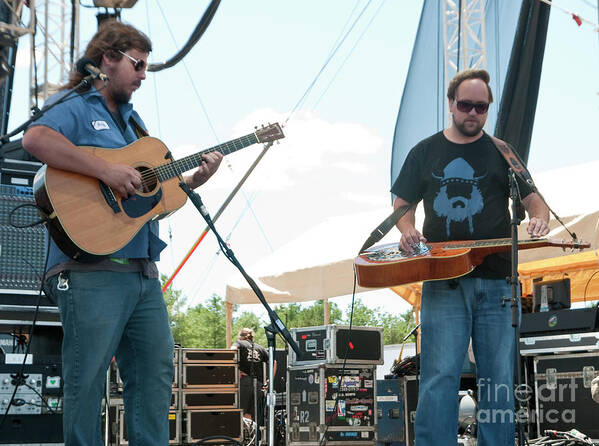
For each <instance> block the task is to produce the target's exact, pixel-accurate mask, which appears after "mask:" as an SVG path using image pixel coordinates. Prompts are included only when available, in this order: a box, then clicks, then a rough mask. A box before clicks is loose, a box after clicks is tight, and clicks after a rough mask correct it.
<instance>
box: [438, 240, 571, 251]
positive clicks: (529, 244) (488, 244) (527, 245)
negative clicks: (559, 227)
mask: <svg viewBox="0 0 599 446" xmlns="http://www.w3.org/2000/svg"><path fill="white" fill-rule="evenodd" d="M443 245H444V248H445V249H456V248H472V249H477V248H480V249H485V250H490V251H497V252H500V251H505V250H507V249H509V248H510V247H511V246H512V239H511V238H496V239H488V240H472V241H469V240H466V241H458V242H445V243H443ZM544 246H565V245H564V243H563V242H562V241H561V240H560V241H555V240H551V239H546V238H540V239H528V240H518V249H531V248H542V247H544ZM567 246H570V245H567Z"/></svg>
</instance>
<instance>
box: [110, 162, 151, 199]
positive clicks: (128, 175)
mask: <svg viewBox="0 0 599 446" xmlns="http://www.w3.org/2000/svg"><path fill="white" fill-rule="evenodd" d="M100 179H101V180H102V181H103V182H104V183H105V184H106V185H107V186H109V187H110V188H111V189H112V190H113V191H114V192H116V193H117V194H118V195H119V196H120V197H121V198H127V197H130V196H132V195H135V193H136V192H137V190H138V189H139V187H140V186H141V174H140V173H139V171H137V170H136V169H134V168H133V167H131V166H128V165H126V164H110V163H109V164H108V166H107V167H106V169H104V173H103V174H102V177H101V178H100Z"/></svg>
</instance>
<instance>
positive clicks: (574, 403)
mask: <svg viewBox="0 0 599 446" xmlns="http://www.w3.org/2000/svg"><path fill="white" fill-rule="evenodd" d="M533 367H534V368H533V372H534V389H535V409H536V413H535V414H534V419H533V421H534V422H535V423H536V428H537V433H538V434H539V435H542V434H543V432H544V431H545V430H546V429H551V430H557V431H568V430H570V429H577V430H579V431H580V432H583V433H584V434H586V435H588V436H589V437H591V438H592V439H593V440H594V441H597V440H599V404H597V403H596V402H595V401H593V399H592V397H591V381H592V380H593V379H594V378H595V377H596V376H599V355H597V353H596V352H592V353H573V354H564V355H543V356H536V357H534V364H533Z"/></svg>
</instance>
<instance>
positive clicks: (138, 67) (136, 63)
mask: <svg viewBox="0 0 599 446" xmlns="http://www.w3.org/2000/svg"><path fill="white" fill-rule="evenodd" d="M118 52H119V53H121V54H122V55H123V56H125V57H127V58H128V59H129V60H130V61H131V63H132V64H133V68H134V69H135V71H142V70H144V69H145V68H146V61H145V60H141V59H136V58H135V57H131V56H129V55H128V54H127V53H124V52H122V51H121V50H118Z"/></svg>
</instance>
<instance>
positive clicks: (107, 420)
mask: <svg viewBox="0 0 599 446" xmlns="http://www.w3.org/2000/svg"><path fill="white" fill-rule="evenodd" d="M104 398H105V399H106V404H105V406H104V411H105V413H106V415H105V416H104V446H108V442H109V437H110V435H109V434H110V366H108V370H107V371H106V394H105V395H104Z"/></svg>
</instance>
